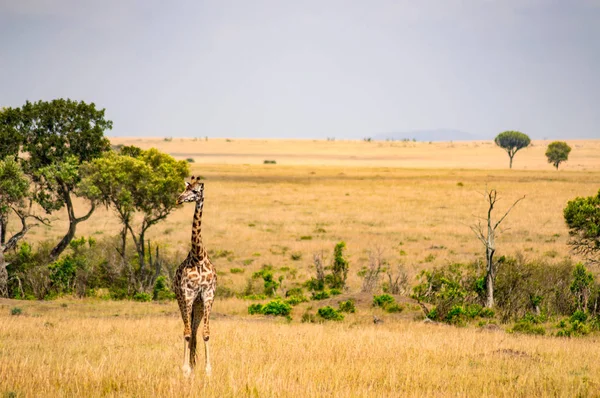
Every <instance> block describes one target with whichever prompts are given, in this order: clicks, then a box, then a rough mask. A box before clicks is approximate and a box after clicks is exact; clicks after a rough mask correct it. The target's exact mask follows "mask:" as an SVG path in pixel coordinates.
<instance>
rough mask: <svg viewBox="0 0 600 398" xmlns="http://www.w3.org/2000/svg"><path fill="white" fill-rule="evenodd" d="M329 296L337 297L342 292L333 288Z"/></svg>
mask: <svg viewBox="0 0 600 398" xmlns="http://www.w3.org/2000/svg"><path fill="white" fill-rule="evenodd" d="M329 294H331V295H332V296H339V295H340V294H342V291H341V290H340V289H336V288H333V289H331V290H330V291H329Z"/></svg>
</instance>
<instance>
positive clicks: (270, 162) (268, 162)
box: [263, 160, 277, 164]
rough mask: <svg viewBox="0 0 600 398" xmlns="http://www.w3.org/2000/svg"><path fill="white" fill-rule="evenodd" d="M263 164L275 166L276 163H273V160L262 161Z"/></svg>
mask: <svg viewBox="0 0 600 398" xmlns="http://www.w3.org/2000/svg"><path fill="white" fill-rule="evenodd" d="M263 164H277V161H275V160H264V161H263Z"/></svg>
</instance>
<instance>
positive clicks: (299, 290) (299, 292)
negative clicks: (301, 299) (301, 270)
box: [285, 287, 304, 297]
mask: <svg viewBox="0 0 600 398" xmlns="http://www.w3.org/2000/svg"><path fill="white" fill-rule="evenodd" d="M302 295H304V290H302V288H301V287H294V288H292V289H290V290H288V291H287V292H285V297H291V296H302Z"/></svg>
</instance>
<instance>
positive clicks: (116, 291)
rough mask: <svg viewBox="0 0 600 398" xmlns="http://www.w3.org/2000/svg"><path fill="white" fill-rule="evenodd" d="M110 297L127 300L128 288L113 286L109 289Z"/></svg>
mask: <svg viewBox="0 0 600 398" xmlns="http://www.w3.org/2000/svg"><path fill="white" fill-rule="evenodd" d="M109 294H110V298H111V299H112V300H125V299H126V298H127V297H129V293H127V289H122V288H118V287H113V288H110V289H109Z"/></svg>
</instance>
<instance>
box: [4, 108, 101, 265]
mask: <svg viewBox="0 0 600 398" xmlns="http://www.w3.org/2000/svg"><path fill="white" fill-rule="evenodd" d="M13 113H14V115H13ZM9 114H10V115H12V116H11V117H12V118H11V119H10V120H8V121H7V122H6V124H7V125H8V127H5V133H3V134H6V135H10V134H14V135H15V136H17V138H19V137H20V138H21V139H22V147H21V151H22V152H23V154H24V156H23V168H24V171H25V173H27V174H28V175H30V176H31V178H32V180H33V182H34V183H35V184H36V186H37V187H36V188H37V189H36V192H35V194H34V198H35V200H36V202H38V203H39V204H40V206H41V207H42V208H43V209H44V210H45V211H46V212H47V213H52V212H54V211H57V210H59V209H62V208H63V207H66V210H67V215H68V217H69V228H68V230H67V233H66V234H65V235H64V237H63V238H62V239H61V240H60V242H59V243H58V244H57V245H56V246H55V247H54V248H53V249H52V251H51V257H52V258H56V257H58V256H59V255H60V254H61V253H62V252H63V251H64V250H65V249H66V248H67V247H68V245H69V242H70V241H71V240H72V239H73V237H74V236H75V232H76V229H77V224H79V223H80V222H83V221H85V220H87V219H88V218H89V217H90V216H91V215H92V213H93V212H94V209H95V203H94V202H93V201H90V209H89V211H88V212H87V213H86V214H85V215H83V216H81V217H77V216H76V215H75V207H74V204H73V197H74V196H75V197H82V196H83V195H82V192H81V191H80V190H79V189H78V184H79V181H80V179H81V176H80V173H79V168H80V166H81V165H82V164H83V163H85V162H88V161H90V160H92V159H94V158H97V157H98V156H100V155H102V153H104V152H106V151H108V150H109V149H110V143H109V141H108V139H107V138H106V137H104V132H105V131H106V130H109V129H111V128H112V122H111V121H110V120H106V119H105V118H104V109H101V110H98V109H96V106H95V105H94V104H93V103H91V104H87V103H85V102H83V101H80V102H78V101H72V100H70V99H66V100H65V99H56V100H52V101H49V102H46V101H38V102H35V103H32V102H29V101H27V102H26V103H25V105H23V106H22V107H21V108H20V109H19V110H18V111H15V112H12V111H11V112H9ZM17 116H18V117H17ZM7 118H8V117H5V118H4V119H7Z"/></svg>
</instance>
